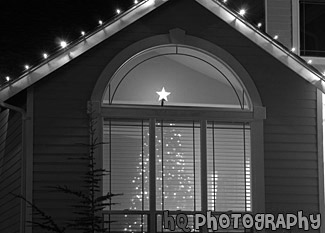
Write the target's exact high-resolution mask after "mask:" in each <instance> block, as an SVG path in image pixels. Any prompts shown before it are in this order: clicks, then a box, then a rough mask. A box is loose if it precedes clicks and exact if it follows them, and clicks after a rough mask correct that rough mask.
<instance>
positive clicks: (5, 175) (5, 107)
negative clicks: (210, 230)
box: [0, 0, 325, 233]
mask: <svg viewBox="0 0 325 233" xmlns="http://www.w3.org/2000/svg"><path fill="white" fill-rule="evenodd" d="M292 4H294V5H295V4H296V3H295V2H294V1H292V2H291V1H289V0H287V1H282V0H281V1H275V0H272V1H271V0H270V1H267V2H266V10H267V22H266V28H267V31H268V33H269V35H267V34H264V33H263V32H262V31H260V30H259V28H258V27H257V26H256V25H252V24H250V23H248V22H247V21H246V19H245V17H243V16H242V15H240V14H238V13H236V12H233V11H231V10H230V9H228V8H227V5H226V4H225V3H224V2H223V1H213V0H170V1H168V0H148V1H142V2H140V3H139V4H138V5H136V6H134V7H133V8H132V9H130V10H129V11H127V12H125V13H123V14H121V15H120V16H119V17H118V18H116V19H115V20H113V21H112V22H110V23H108V24H105V25H103V26H102V27H100V28H99V29H98V30H96V31H95V32H93V33H92V34H90V35H87V36H85V37H83V38H82V39H80V40H79V41H77V42H76V43H74V44H72V45H70V46H68V47H66V48H64V49H63V50H62V51H61V52H60V53H58V54H57V55H56V56H54V57H51V58H49V59H47V60H46V61H44V62H43V63H42V64H40V65H39V66H37V67H35V68H34V69H32V70H30V71H29V72H27V73H26V74H24V75H23V76H22V77H20V78H19V79H17V80H15V81H13V82H10V83H8V84H7V85H4V86H2V87H1V89H0V100H1V102H0V105H1V113H0V131H1V133H0V142H1V143H0V175H1V176H0V177H1V178H0V185H1V189H0V197H1V198H0V231H1V232H24V233H25V232H26V233H28V232H41V231H39V229H37V228H35V227H34V228H31V227H29V226H28V224H26V221H31V220H33V218H35V216H33V215H32V210H31V208H30V207H29V206H28V205H27V203H26V202H24V201H22V200H20V199H17V198H15V197H14V196H13V195H12V193H15V194H22V195H23V196H24V197H26V199H27V200H31V201H32V202H33V203H34V204H35V205H37V206H38V207H39V208H41V209H42V210H44V211H45V212H46V213H48V214H49V215H51V216H52V217H53V218H54V219H56V221H58V222H61V223H63V222H64V221H67V220H69V219H70V218H71V217H72V216H73V212H74V209H73V208H72V207H71V204H72V203H75V201H74V200H73V199H71V197H69V196H67V195H66V194H64V193H58V192H53V190H51V187H55V186H58V185H66V186H69V187H71V188H73V189H78V188H80V187H82V185H83V182H82V175H83V174H84V173H85V172H87V169H88V164H87V163H86V162H80V161H79V160H77V159H76V158H79V157H80V155H82V154H87V153H88V147H84V146H81V144H87V143H89V136H90V134H89V119H88V113H89V112H92V113H94V115H95V118H96V125H95V126H94V127H95V137H97V138H98V141H100V142H104V144H103V146H102V147H99V148H97V149H96V151H95V154H96V158H97V165H98V166H100V167H101V168H104V169H106V170H108V171H109V176H106V177H105V178H104V180H103V182H102V185H101V190H102V192H103V194H106V193H107V192H112V193H123V195H121V196H117V197H114V200H113V201H114V202H115V203H118V204H117V205H112V206H111V207H109V208H107V209H106V210H105V211H104V213H103V215H104V217H105V218H107V217H108V218H109V219H110V220H114V221H115V222H113V223H111V224H110V225H109V228H110V230H111V232H161V231H162V218H163V211H165V210H168V211H169V213H170V214H171V215H172V214H177V213H181V212H184V213H186V214H188V215H189V216H193V215H194V214H196V213H205V212H207V211H208V210H211V211H213V212H214V213H217V214H220V213H253V214H257V213H269V214H275V215H279V214H290V213H291V214H297V213H298V212H299V211H303V214H304V215H305V216H308V215H310V214H317V213H323V212H324V194H323V193H324V192H323V189H324V185H323V176H324V171H323V149H322V137H323V133H322V120H323V119H322V94H321V93H322V92H324V91H325V88H324V87H325V86H324V78H323V77H322V75H321V73H320V72H319V71H318V70H317V69H316V68H314V67H313V66H311V65H310V64H308V62H305V61H304V60H303V59H302V58H300V57H299V56H297V55H296V54H295V53H294V52H293V51H291V48H292V47H293V44H292V41H294V40H293V39H292V38H293V37H292V35H294V34H293V30H292V29H291V26H290V25H291V21H290V20H291V19H294V17H296V11H295V10H294V9H295V8H292V6H293V5H292ZM298 7H299V6H298ZM279 9H281V11H279ZM291 9H292V11H291ZM297 12H298V11H297ZM280 13H281V14H280ZM287 15H289V17H288V18H287ZM288 20H289V22H288ZM293 21H294V20H293ZM293 21H292V22H293ZM277 29H278V30H280V34H279V39H278V40H276V39H274V38H273V36H275V35H276V33H278V32H277ZM297 30H298V29H297ZM281 33H282V34H281ZM295 33H296V32H295ZM295 43H298V42H297V41H295ZM297 45H298V44H297ZM297 45H296V48H298V46H297ZM308 59H309V58H308ZM307 61H308V60H307ZM317 68H319V67H317ZM190 224H192V220H191V218H190ZM297 228H298V226H295V228H293V230H292V231H294V232H300V231H303V229H297ZM203 231H204V230H203ZM240 231H244V230H240ZM278 231H279V232H280V231H281V232H282V229H278ZM308 231H310V232H320V231H321V230H320V229H316V230H313V229H312V228H311V227H309V228H308ZM288 232H289V230H288Z"/></svg>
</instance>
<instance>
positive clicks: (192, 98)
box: [101, 44, 254, 232]
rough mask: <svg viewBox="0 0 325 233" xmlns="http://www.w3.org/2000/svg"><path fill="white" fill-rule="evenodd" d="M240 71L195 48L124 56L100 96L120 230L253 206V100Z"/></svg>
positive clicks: (157, 227) (151, 228) (156, 228)
mask: <svg viewBox="0 0 325 233" xmlns="http://www.w3.org/2000/svg"><path fill="white" fill-rule="evenodd" d="M239 75H240V74H238V73H236V72H235V71H234V70H233V69H232V68H231V67H230V66H229V65H228V64H227V63H225V62H224V61H223V60H222V59H220V58H218V57H216V56H215V55H212V54H211V53H208V52H206V51H204V50H201V49H198V48H196V47H191V46H185V45H175V44H168V45H161V46H156V47H151V48H149V49H145V50H143V51H141V52H138V53H136V54H134V55H133V56H131V57H130V58H129V59H127V60H124V62H122V63H121V65H120V66H118V68H117V69H116V70H115V72H114V74H113V75H112V76H111V78H110V79H109V83H108V84H107V86H106V89H105V91H104V93H103V97H102V102H101V115H102V130H103V131H102V132H103V138H102V139H103V142H104V146H103V151H102V161H101V163H102V166H103V168H104V169H106V170H107V171H109V175H108V176H106V177H105V178H104V181H103V193H104V194H106V193H107V192H110V193H116V194H119V193H121V194H123V195H120V196H116V197H113V199H112V200H111V201H112V203H115V204H114V205H111V206H109V207H108V208H107V209H106V211H105V213H106V214H105V216H106V218H107V220H110V221H112V223H110V224H109V228H110V230H111V231H112V232H125V231H126V232H162V231H165V230H164V229H163V223H162V222H163V212H164V211H166V210H168V211H169V213H170V215H175V214H177V213H179V211H182V212H184V213H186V214H187V215H188V216H189V219H190V222H189V226H190V227H191V226H192V225H193V216H194V214H196V213H202V212H203V213H205V212H206V211H208V210H211V211H212V212H213V213H215V214H216V215H218V214H220V213H221V212H228V211H232V212H240V213H246V212H251V211H252V210H253V207H254V201H253V199H252V192H253V188H252V135H253V133H252V125H251V123H252V122H253V121H254V104H253V101H252V100H251V98H250V96H249V94H248V91H247V90H246V87H245V86H244V84H243V82H242V80H241V78H240V77H239Z"/></svg>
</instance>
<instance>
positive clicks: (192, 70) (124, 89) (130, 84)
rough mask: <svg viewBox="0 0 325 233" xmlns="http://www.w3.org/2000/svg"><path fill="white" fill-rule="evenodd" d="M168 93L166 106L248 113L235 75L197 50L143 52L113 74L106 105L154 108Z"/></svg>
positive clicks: (247, 103) (172, 47)
mask: <svg viewBox="0 0 325 233" xmlns="http://www.w3.org/2000/svg"><path fill="white" fill-rule="evenodd" d="M163 87H164V88H165V90H166V91H167V92H170V95H169V96H168V102H166V103H165V105H166V106H197V107H219V108H221V107H222V108H234V109H249V108H250V107H251V103H250V101H249V99H248V97H247V93H246V92H245V89H244V87H243V85H242V83H241V82H240V79H239V78H238V77H237V75H236V74H235V73H234V72H233V71H232V70H231V69H230V68H229V67H227V65H226V64H225V63H223V62H222V61H219V60H218V59H216V58H214V57H212V56H210V55H208V54H207V53H205V52H202V51H200V50H197V49H193V48H189V47H184V46H175V45H169V46H162V47H156V48H151V49H148V50H146V51H143V52H141V53H139V54H137V55H136V56H134V57H132V58H130V59H129V60H128V61H126V62H125V63H124V64H123V65H122V66H121V67H120V68H119V69H118V70H117V71H116V73H115V75H114V77H113V78H112V80H111V82H110V83H109V85H108V89H107V91H106V93H105V96H104V101H103V102H104V103H105V104H137V105H156V104H157V94H156V92H158V91H161V90H162V88H163Z"/></svg>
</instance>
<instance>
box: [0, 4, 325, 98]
mask: <svg viewBox="0 0 325 233" xmlns="http://www.w3.org/2000/svg"><path fill="white" fill-rule="evenodd" d="M168 1H169V0H147V1H144V2H141V3H139V5H136V6H134V7H133V8H131V9H130V10H129V11H127V12H125V13H124V14H122V15H121V16H120V17H119V18H117V19H116V20H114V21H113V22H111V23H109V24H108V25H107V26H104V27H103V28H99V29H98V30H97V31H95V32H94V33H93V34H91V35H89V36H88V37H86V38H82V39H81V40H80V41H78V42H77V43H76V44H75V45H74V46H72V47H71V48H69V47H68V48H67V49H65V50H63V51H62V52H60V53H59V54H58V55H57V56H55V57H54V58H53V59H51V60H48V61H46V62H44V63H43V64H41V65H39V66H37V67H36V68H35V69H33V70H32V71H30V72H28V73H26V74H24V75H23V76H21V77H20V78H18V79H17V80H15V81H13V82H10V83H8V84H7V85H4V86H3V87H2V88H1V89H0V100H1V101H6V100H7V99H9V98H10V97H12V96H14V95H15V94H17V93H19V92H20V91H22V90H24V89H25V88H27V87H29V86H30V85H32V84H34V83H35V82H37V81H39V80H41V79H42V78H44V77H46V76H47V75H49V74H50V73H52V72H54V71H55V70H57V69H59V68H60V67H62V66H63V65H65V64H67V63H69V62H70V61H71V60H73V59H74V58H76V57H78V56H80V55H81V54H83V53H85V52H87V51H88V50H90V49H91V48H93V47H94V46H96V45H97V44H99V43H100V42H102V41H104V40H105V39H107V38H109V37H111V36H112V35H114V34H115V33H117V32H119V31H120V30H122V29H123V28H125V27H127V26H128V25H130V24H131V23H133V22H135V21H136V20H138V19H140V18H141V17H143V16H145V15H146V14H148V13H150V12H151V11H153V10H154V9H156V8H158V7H159V6H161V5H162V4H164V3H166V2H168ZM195 1H196V2H198V3H199V4H201V5H202V6H203V7H205V8H206V9H207V10H209V11H211V12H212V13H213V14H214V15H216V16H218V17H219V18H220V19H222V20H223V21H224V22H226V23H227V24H228V25H230V26H231V27H233V28H234V29H235V30H237V31H238V32H240V33H241V34H243V35H244V36H245V37H247V38H248V39H250V40H251V41H252V42H254V43H255V44H256V45H258V46H259V47H260V48H262V49H263V50H264V51H266V52H267V53H269V54H270V55H272V56H273V57H275V58H276V59H277V60H279V61H280V62H281V63H283V64H284V65H286V66H287V67H289V68H290V69H291V70H293V71H294V72H296V73H297V74H299V75H300V76H301V77H302V78H304V79H305V80H307V81H308V82H310V83H311V84H313V85H314V86H316V87H317V88H318V89H319V90H321V91H322V92H324V93H325V81H324V79H323V77H322V75H321V74H319V73H317V72H316V71H315V70H314V69H313V68H312V67H310V66H309V65H307V64H306V63H305V62H304V61H303V60H302V59H300V58H299V57H296V55H293V54H291V53H290V52H289V51H288V50H286V49H285V48H284V47H282V46H281V45H279V44H277V43H276V42H275V41H274V40H272V39H271V38H270V37H269V36H267V35H265V34H263V33H262V32H261V31H259V30H257V29H256V28H254V26H252V25H251V24H249V23H248V22H247V21H245V20H244V18H242V17H240V16H239V15H238V14H235V13H234V12H232V11H231V10H229V9H228V8H226V6H224V5H223V4H221V3H220V2H217V1H214V0H195Z"/></svg>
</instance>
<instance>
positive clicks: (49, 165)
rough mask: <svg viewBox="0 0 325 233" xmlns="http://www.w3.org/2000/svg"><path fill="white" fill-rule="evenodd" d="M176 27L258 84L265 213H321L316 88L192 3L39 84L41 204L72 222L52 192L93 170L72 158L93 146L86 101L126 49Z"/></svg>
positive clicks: (167, 10) (37, 196) (176, 5)
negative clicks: (226, 56)
mask: <svg viewBox="0 0 325 233" xmlns="http://www.w3.org/2000/svg"><path fill="white" fill-rule="evenodd" d="M202 25H203V26H202ZM174 28H181V29H183V30H185V31H186V33H187V34H188V35H192V36H196V37H200V38H203V39H205V40H208V41H210V42H212V43H215V44H216V45H218V46H220V47H222V48H223V49H225V50H226V51H228V52H229V53H231V54H232V55H233V56H234V57H235V58H236V59H237V60H238V61H239V62H240V63H241V64H242V65H243V67H244V68H245V69H246V70H247V72H248V73H249V74H250V76H251V77H252V79H253V81H254V82H255V85H256V87H257V89H258V91H259V93H260V96H261V98H262V101H263V105H264V106H265V107H266V109H267V119H266V120H265V121H264V141H265V154H264V156H265V174H264V176H265V192H266V194H265V199H266V212H268V213H289V212H290V213H295V212H297V211H298V210H303V211H304V213H305V214H308V213H315V212H318V211H319V198H318V165H317V164H318V159H317V157H318V156H317V128H316V127H317V125H316V116H317V111H316V88H315V87H314V86H312V85H311V84H310V83H308V82H306V81H305V80H303V79H302V78H301V77H300V76H298V75H297V74H296V73H294V72H293V71H291V70H290V69H288V68H286V67H285V66H284V65H283V64H281V63H280V62H279V61H277V60H276V59H275V58H273V57H271V56H270V55H269V54H267V53H266V52H265V51H263V50H262V49H260V48H258V47H257V46H256V45H255V44H253V43H252V42H251V41H249V40H248V39H246V38H245V37H243V36H242V35H241V34H239V33H238V32H236V31H235V30H234V29H232V28H230V27H229V25H226V24H225V23H224V22H223V21H221V20H220V19H218V18H217V17H216V16H214V15H213V14H212V13H210V12H209V11H208V10H206V9H205V8H203V7H202V6H200V5H199V4H198V3H196V2H195V1H189V0H174V1H170V2H167V3H166V4H164V5H162V6H161V7H159V8H158V9H156V10H154V11H153V12H151V13H149V14H148V15H147V16H145V17H144V18H142V19H140V20H138V21H137V22H135V23H133V24H131V25H130V26H129V27H127V28H126V29H123V30H122V31H120V32H119V33H117V34H116V35H114V36H112V37H111V38H109V39H107V40H106V41H104V42H102V43H101V44H100V45H98V46H96V47H95V48H93V49H92V50H91V51H89V52H87V53H85V54H83V55H82V56H80V57H79V58H77V59H75V60H73V61H71V62H70V63H69V64H67V65H65V66H64V67H62V68H60V69H59V70H57V71H56V72H54V73H52V74H50V75H48V77H46V78H44V79H43V80H41V81H40V82H38V83H36V84H35V85H34V91H35V92H34V184H33V185H34V201H35V203H37V204H39V205H40V206H41V207H42V208H44V209H45V210H46V211H48V213H49V214H52V215H54V216H56V219H58V221H61V220H64V219H65V218H66V217H69V218H71V216H72V211H73V209H72V208H71V203H73V200H72V198H71V197H69V196H67V195H65V194H60V193H57V192H49V190H50V188H49V187H51V186H52V187H53V186H57V185H68V186H70V187H72V188H77V187H78V186H79V185H81V184H82V181H81V177H80V176H81V175H82V174H83V172H84V171H86V169H87V164H86V163H83V162H79V161H78V160H71V158H78V157H79V156H80V155H81V154H83V153H87V149H86V148H85V147H82V146H80V144H81V143H88V141H89V137H88V128H87V126H88V119H87V114H86V112H87V101H88V100H90V96H91V93H92V90H93V88H94V86H95V83H96V81H97V79H98V77H99V76H100V74H101V72H102V71H103V69H104V68H105V66H106V65H107V64H108V63H109V61H110V60H111V59H112V58H113V57H114V56H116V55H117V54H118V53H119V52H120V51H121V50H122V49H124V48H126V47H127V46H129V45H131V44H133V43H135V42H137V41H138V40H141V39H144V38H147V37H150V36H154V35H157V34H166V33H168V32H169V30H171V29H174ZM255 156H258V155H255ZM261 175H263V174H261ZM49 200H50V201H49ZM63 210H64V211H63ZM295 232H296V231H295Z"/></svg>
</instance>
